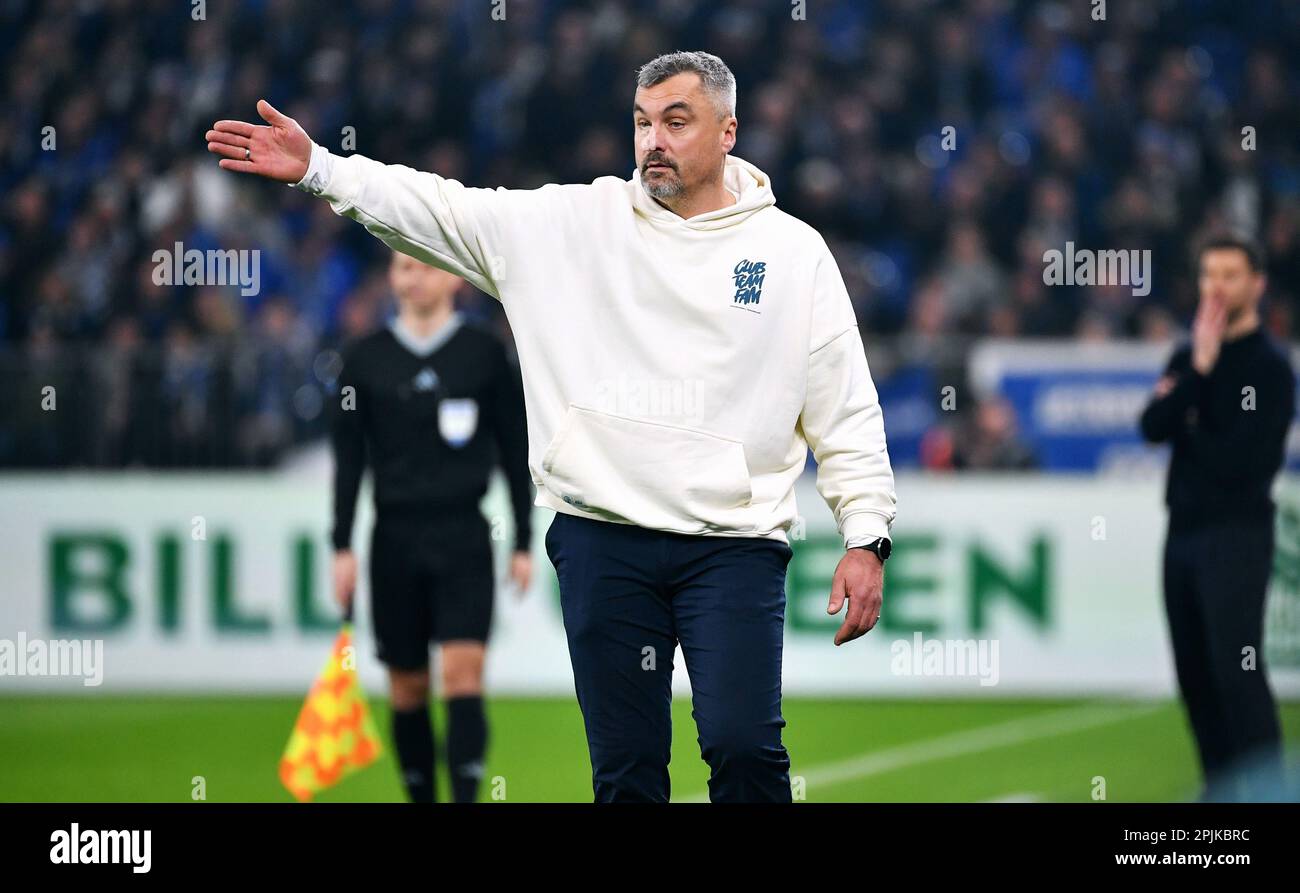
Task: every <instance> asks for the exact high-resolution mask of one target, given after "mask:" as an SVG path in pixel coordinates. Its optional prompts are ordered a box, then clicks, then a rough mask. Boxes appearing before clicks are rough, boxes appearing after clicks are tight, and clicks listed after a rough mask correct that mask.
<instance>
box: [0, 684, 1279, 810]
mask: <svg viewBox="0 0 1300 893" xmlns="http://www.w3.org/2000/svg"><path fill="white" fill-rule="evenodd" d="M300 704H301V699H300V698H297V697H194V696H184V697H181V696H154V697H90V698H87V697H66V698H64V697H51V698H36V697H15V696H8V697H2V698H0V766H3V767H4V769H3V771H0V801H24V800H26V801H83V800H84V801H99V800H102V801H187V800H190V799H191V789H192V779H194V778H195V777H196V776H202V777H203V779H204V782H205V784H206V793H207V799H208V800H209V801H290V800H291V798H290V797H289V795H288V793H287V792H286V791H285V790H284V789H283V788H282V787H281V786H280V783H279V780H278V778H277V777H276V766H277V763H278V760H279V757H280V753H281V751H282V749H283V748H284V744H285V742H286V741H287V740H288V737H289V730H290V728H291V726H292V725H293V721H294V718H295V716H296V715H297V711H298V708H299V706H300ZM371 706H372V709H373V710H374V711H375V713H376V720H377V721H378V722H379V724H380V729H381V730H382V732H383V736H384V743H385V748H386V752H385V754H384V756H383V758H382V759H381V760H380V761H379V762H378V763H376V764H375V765H373V766H371V767H370V768H368V769H366V770H364V771H362V772H360V773H358V774H356V775H353V776H352V777H350V778H348V779H347V780H345V781H344V782H343V783H341V784H340V785H339V786H337V787H336V788H334V789H333V790H331V791H328V792H326V793H325V794H323V795H322V796H321V797H320V798H319V800H320V801H321V802H337V801H395V800H400V799H402V791H401V789H400V787H399V785H398V781H397V773H396V771H395V768H394V763H393V757H392V753H391V748H390V747H389V737H388V713H387V706H386V704H385V703H384V702H382V701H378V700H372V703H371ZM488 709H489V719H490V722H491V730H492V741H491V749H490V753H489V755H488V763H487V776H486V777H487V782H486V783H485V785H484V792H483V799H485V800H489V799H491V795H492V791H493V784H495V786H496V790H497V792H498V793H501V794H504V799H505V800H506V801H513V802H535V801H589V800H590V799H591V786H590V775H589V772H590V770H589V767H588V764H587V755H586V744H585V741H584V739H583V734H582V718H581V716H580V714H579V713H578V708H577V705H576V703H575V702H573V701H572V700H570V699H567V698H556V699H549V698H548V699H523V698H494V699H492V700H491V701H490V702H489V707H488ZM674 714H675V715H674V719H675V740H674V742H673V759H672V767H671V768H672V777H673V799H674V800H693V799H694V800H699V799H704V797H705V793H706V790H707V788H706V779H707V777H708V772H707V769H706V767H705V766H704V764H703V762H701V760H700V758H699V748H698V745H697V744H696V741H695V728H694V723H693V722H692V721H691V717H690V704H689V702H688V701H684V700H680V701H677V702H675V704H674ZM1282 716H1283V724H1284V728H1285V731H1286V735H1287V741H1288V743H1289V745H1290V747H1292V748H1293V749H1294V747H1295V742H1296V741H1297V740H1298V739H1300V703H1292V704H1287V705H1284V706H1283V708H1282ZM785 717H786V721H787V724H788V725H787V728H786V732H785V741H786V746H787V747H788V749H789V750H790V754H791V759H792V761H793V766H792V769H791V775H792V776H793V777H794V778H795V782H796V784H797V785H800V786H801V787H802V793H803V795H804V798H805V799H806V800H807V801H809V802H827V801H981V800H1045V801H1086V800H1091V799H1092V798H1093V790H1094V785H1095V782H1094V779H1096V778H1098V777H1101V778H1104V780H1105V782H1104V783H1105V788H1106V799H1107V800H1110V801H1152V800H1154V801H1168V800H1184V799H1189V798H1190V797H1192V796H1193V795H1194V793H1195V789H1196V763H1195V754H1194V751H1193V749H1192V748H1193V745H1192V741H1191V738H1190V737H1189V734H1188V731H1187V729H1186V726H1185V723H1184V719H1183V715H1182V712H1181V709H1180V707H1179V706H1178V705H1177V704H1175V703H1172V702H1161V703H1150V704H1149V703H1143V702H1123V701H1077V700H1073V701H1071V700H1051V701H1042V700H1032V701H970V700H965V701H903V700H820V699H803V698H787V699H786V703H785ZM437 722H438V723H439V725H440V728H441V729H443V730H445V729H446V722H445V719H444V717H443V716H442V715H441V713H440V714H439V715H438V716H437ZM1292 753H1293V756H1292V760H1293V761H1294V750H1293V752H1292ZM447 790H448V787H447V784H446V780H445V778H444V779H443V780H442V783H441V786H440V791H441V793H442V794H443V795H444V796H445V794H446V791H447ZM798 793H799V789H798V788H796V796H798Z"/></svg>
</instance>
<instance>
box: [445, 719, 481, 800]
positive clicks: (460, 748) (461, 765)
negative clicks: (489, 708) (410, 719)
mask: <svg viewBox="0 0 1300 893" xmlns="http://www.w3.org/2000/svg"><path fill="white" fill-rule="evenodd" d="M486 752H487V717H486V716H485V715H484V713H483V699H482V698H481V697H479V696H478V695H470V696H468V697H459V698H448V699H447V763H448V766H449V768H450V769H451V794H452V797H453V798H454V799H455V801H456V802H457V803H473V802H474V801H475V800H477V799H478V785H479V781H480V780H482V778H483V756H484V754H485V753H486Z"/></svg>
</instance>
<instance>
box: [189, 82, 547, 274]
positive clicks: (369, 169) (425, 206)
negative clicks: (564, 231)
mask: <svg viewBox="0 0 1300 893" xmlns="http://www.w3.org/2000/svg"><path fill="white" fill-rule="evenodd" d="M257 111H258V114H260V115H261V116H262V118H263V119H264V120H265V121H266V122H267V123H266V125H253V124H249V123H247V122H244V121H218V122H217V123H216V124H215V125H213V129H212V130H209V131H208V133H207V139H208V151H210V152H212V153H213V154H215V155H218V156H220V158H221V161H220V162H219V164H220V165H221V167H222V168H224V169H225V170H229V171H235V172H236V173H245V174H256V175H258V176H261V177H266V178H268V179H271V180H276V181H278V182H281V183H289V184H292V185H294V186H297V187H298V188H299V189H302V190H303V191H305V192H308V193H311V194H313V195H319V196H321V197H322V198H324V199H326V200H327V201H328V202H329V203H330V207H332V208H333V209H334V212H335V213H337V214H341V215H343V216H345V217H349V218H351V219H353V220H355V221H357V222H358V223H360V224H361V225H363V226H364V227H365V228H366V229H367V230H369V231H370V233H371V234H372V235H374V236H376V237H377V238H379V239H380V240H382V241H383V242H384V243H385V244H387V245H388V246H390V247H391V248H393V249H395V250H397V251H400V252H402V253H403V254H408V255H410V256H411V257H414V258H416V259H417V260H420V261H423V262H424V263H427V264H431V265H433V266H435V267H438V268H440V269H443V270H448V271H449V272H452V273H455V274H456V275H458V276H460V277H462V278H464V279H466V280H468V281H469V282H470V283H471V284H473V285H474V286H475V287H476V288H478V289H480V290H482V291H484V292H486V293H487V294H490V295H492V296H493V297H495V298H498V299H499V298H500V297H501V286H502V282H503V280H504V277H505V268H506V264H505V255H506V253H507V252H509V251H510V250H511V246H512V245H514V246H518V245H521V244H523V243H525V242H536V241H537V239H538V238H541V237H542V236H541V235H539V234H544V233H545V232H546V227H545V226H544V225H543V224H544V222H545V220H546V212H545V209H543V208H542V207H541V205H540V203H539V201H538V199H537V196H538V194H539V193H540V192H542V190H511V189H472V188H469V187H466V186H464V185H462V184H461V183H458V182H457V181H455V180H449V179H447V178H445V177H440V176H438V175H437V174H433V173H426V172H423V171H417V170H414V169H412V168H409V167H406V166H405V165H400V164H381V163H380V162H378V161H374V160H373V159H370V158H366V157H365V156H364V155H349V156H346V157H344V156H337V155H332V154H330V153H329V152H328V151H327V150H326V149H325V148H324V147H323V146H321V145H319V144H318V143H313V142H312V140H311V138H310V137H308V136H307V134H306V132H305V131H303V129H302V128H301V127H300V126H299V125H298V123H297V122H296V121H294V120H293V119H292V118H289V117H286V116H285V115H282V114H281V113H280V112H278V111H276V110H275V109H274V108H273V107H272V106H271V104H270V103H268V102H266V101H265V100H261V101H259V102H258V104H257ZM534 247H535V246H534Z"/></svg>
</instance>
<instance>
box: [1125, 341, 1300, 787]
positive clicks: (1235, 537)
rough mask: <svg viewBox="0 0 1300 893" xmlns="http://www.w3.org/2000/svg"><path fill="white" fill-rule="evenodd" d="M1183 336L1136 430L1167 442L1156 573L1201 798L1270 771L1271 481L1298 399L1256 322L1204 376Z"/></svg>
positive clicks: (1274, 760)
mask: <svg viewBox="0 0 1300 893" xmlns="http://www.w3.org/2000/svg"><path fill="white" fill-rule="evenodd" d="M1191 357H1192V351H1191V347H1190V345H1186V346H1183V347H1181V348H1180V349H1178V350H1177V351H1176V352H1175V353H1174V355H1173V357H1172V359H1171V360H1170V361H1169V365H1168V367H1167V368H1166V370H1165V373H1166V374H1167V375H1173V376H1175V377H1176V383H1175V384H1174V386H1173V389H1172V390H1171V391H1169V393H1167V394H1166V395H1165V396H1163V397H1158V398H1155V399H1153V400H1152V401H1151V403H1150V404H1149V405H1148V406H1147V407H1146V409H1145V411H1144V412H1143V413H1142V419H1141V428H1142V435H1143V437H1145V438H1146V439H1147V440H1149V441H1151V442H1156V443H1159V442H1165V441H1168V442H1169V443H1170V444H1171V446H1172V449H1173V455H1172V459H1171V462H1170V466H1169V480H1168V485H1167V489H1166V503H1167V505H1168V507H1169V527H1168V535H1167V538H1166V542H1165V552H1164V561H1163V577H1164V590H1165V609H1166V612H1167V615H1168V619H1169V631H1170V636H1171V638H1172V640H1173V648H1174V662H1175V667H1176V670H1177V674H1178V685H1179V688H1180V690H1181V692H1182V696H1183V700H1184V702H1185V703H1186V705H1187V714H1188V719H1189V721H1190V723H1191V726H1192V729H1193V732H1194V733H1195V736H1196V744H1197V748H1198V751H1199V754H1200V760H1201V766H1202V769H1203V770H1204V773H1205V782H1206V789H1205V796H1206V798H1207V799H1215V800H1218V799H1227V800H1236V799H1240V798H1243V797H1253V796H1254V793H1253V792H1252V791H1251V790H1249V789H1246V788H1243V787H1242V784H1243V783H1244V782H1245V780H1246V779H1247V778H1248V777H1258V778H1269V777H1272V778H1276V777H1277V775H1276V773H1278V772H1279V771H1280V760H1281V735H1280V730H1279V726H1278V716H1277V706H1276V704H1275V702H1274V700H1273V695H1272V692H1271V691H1270V690H1269V685H1268V679H1267V677H1266V676H1265V668H1264V660H1263V625H1264V598H1265V593H1266V590H1267V587H1268V582H1269V577H1270V575H1271V571H1272V565H1273V515H1274V505H1273V500H1272V497H1271V495H1270V489H1271V486H1272V482H1273V478H1274V476H1275V475H1276V474H1277V471H1278V469H1279V468H1280V467H1281V465H1282V460H1283V453H1284V446H1285V440H1286V435H1287V430H1288V428H1289V427H1290V423H1291V417H1292V414H1293V411H1294V407H1295V375H1294V373H1293V372H1292V369H1291V364H1290V363H1289V362H1288V360H1287V358H1286V356H1285V355H1284V354H1283V353H1282V352H1281V351H1280V350H1279V349H1278V348H1277V347H1276V346H1275V345H1274V344H1273V343H1272V342H1271V341H1270V339H1269V338H1268V336H1267V335H1265V333H1264V332H1263V330H1262V329H1260V328H1256V329H1255V330H1254V331H1251V332H1250V333H1248V334H1246V335H1243V336H1240V337H1238V338H1236V339H1234V340H1232V341H1224V342H1223V344H1222V347H1221V348H1220V351H1219V358H1218V361H1217V362H1216V363H1215V365H1214V368H1213V369H1212V370H1211V371H1210V374H1209V375H1208V376H1205V375H1201V374H1200V373H1199V372H1197V371H1196V369H1195V368H1194V367H1193V366H1192V363H1191Z"/></svg>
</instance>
